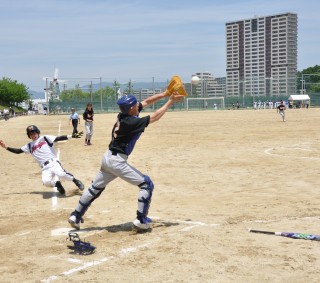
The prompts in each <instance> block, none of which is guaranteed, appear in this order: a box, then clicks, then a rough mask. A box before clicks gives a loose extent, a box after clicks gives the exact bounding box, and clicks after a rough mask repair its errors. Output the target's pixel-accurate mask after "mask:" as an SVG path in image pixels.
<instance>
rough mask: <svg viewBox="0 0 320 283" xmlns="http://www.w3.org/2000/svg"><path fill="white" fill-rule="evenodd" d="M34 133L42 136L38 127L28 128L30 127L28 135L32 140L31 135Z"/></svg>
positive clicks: (31, 126)
mask: <svg viewBox="0 0 320 283" xmlns="http://www.w3.org/2000/svg"><path fill="white" fill-rule="evenodd" d="M33 132H35V133H37V134H38V135H40V130H39V128H38V127H37V126H35V125H30V126H28V127H27V135H28V138H30V134H31V133H33Z"/></svg>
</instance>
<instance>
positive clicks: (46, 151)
mask: <svg viewBox="0 0 320 283" xmlns="http://www.w3.org/2000/svg"><path fill="white" fill-rule="evenodd" d="M26 131H27V135H28V137H29V138H30V139H31V140H32V141H31V142H29V143H27V144H26V145H24V146H23V147H21V148H13V147H8V146H6V144H5V143H4V141H2V140H0V145H1V146H2V147H3V148H5V149H6V150H8V151H10V152H12V153H16V154H20V153H23V152H25V153H29V154H31V155H32V156H33V158H34V159H35V160H36V161H37V162H38V163H39V166H40V168H41V170H42V182H43V184H44V185H45V186H46V187H55V186H56V187H57V189H58V191H59V192H60V194H62V195H64V194H65V189H64V188H63V186H62V184H61V182H60V181H56V182H55V181H54V177H55V176H57V177H59V179H65V180H67V181H73V182H74V183H75V185H76V186H77V187H78V188H79V189H80V190H81V191H83V189H84V186H83V184H82V182H81V181H80V180H77V179H76V178H74V176H73V175H72V174H70V173H68V172H66V171H65V170H64V169H63V168H62V166H61V163H60V162H59V160H58V159H57V158H56V156H55V150H54V146H53V144H54V143H55V142H58V141H64V140H68V139H69V138H71V137H73V138H79V137H80V135H73V136H71V135H70V136H58V137H56V136H49V135H48V136H47V135H45V136H40V130H39V128H38V127H37V126H35V125H31V126H29V127H27V130H26Z"/></svg>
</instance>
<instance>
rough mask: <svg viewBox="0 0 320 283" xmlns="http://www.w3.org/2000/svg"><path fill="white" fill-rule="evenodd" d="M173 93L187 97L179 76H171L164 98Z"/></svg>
mask: <svg viewBox="0 0 320 283" xmlns="http://www.w3.org/2000/svg"><path fill="white" fill-rule="evenodd" d="M174 92H176V93H178V94H180V95H183V96H187V95H188V94H187V93H186V91H185V89H184V86H183V82H182V81H181V79H180V77H179V76H173V77H172V78H171V80H170V82H169V84H168V86H167V90H166V96H170V95H171V94H173V93H174Z"/></svg>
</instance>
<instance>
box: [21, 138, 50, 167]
mask: <svg viewBox="0 0 320 283" xmlns="http://www.w3.org/2000/svg"><path fill="white" fill-rule="evenodd" d="M55 139H56V136H39V138H38V139H37V140H35V141H32V142H29V143H27V144H26V145H24V146H23V147H21V150H22V151H24V152H25V153H30V154H32V156H33V157H34V159H35V160H37V161H38V163H39V166H40V167H41V165H42V164H43V163H44V162H46V161H48V160H50V159H51V158H53V159H55V158H56V156H55V151H54V146H53V141H54V140H55Z"/></svg>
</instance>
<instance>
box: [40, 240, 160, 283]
mask: <svg viewBox="0 0 320 283" xmlns="http://www.w3.org/2000/svg"><path fill="white" fill-rule="evenodd" d="M159 239H160V238H156V239H154V240H153V241H149V242H148V243H145V244H142V245H138V246H135V247H129V248H122V249H121V250H120V251H118V253H117V256H109V257H104V258H102V259H100V260H93V261H88V262H85V263H83V264H82V265H81V266H78V267H75V268H72V269H69V270H67V271H64V272H62V273H61V274H59V275H52V276H50V277H48V278H45V279H42V280H41V282H44V283H50V282H52V281H54V280H56V279H58V278H59V277H63V276H68V275H70V274H72V273H75V272H79V271H81V270H84V269H87V268H89V267H92V266H97V265H100V264H102V263H105V262H107V261H109V260H112V259H117V258H120V257H123V256H125V255H127V254H130V253H134V252H137V251H139V250H140V249H143V248H146V247H148V246H150V245H151V244H154V243H155V242H157V241H159ZM68 260H69V261H72V262H75V263H76V261H74V259H68Z"/></svg>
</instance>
